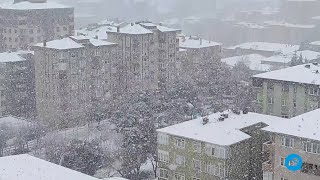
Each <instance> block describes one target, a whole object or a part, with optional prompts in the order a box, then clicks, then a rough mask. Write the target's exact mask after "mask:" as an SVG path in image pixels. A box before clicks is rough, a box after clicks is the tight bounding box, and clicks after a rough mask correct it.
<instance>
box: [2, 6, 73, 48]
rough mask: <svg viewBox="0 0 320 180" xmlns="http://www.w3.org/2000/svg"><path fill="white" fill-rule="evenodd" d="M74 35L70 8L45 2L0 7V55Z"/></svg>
mask: <svg viewBox="0 0 320 180" xmlns="http://www.w3.org/2000/svg"><path fill="white" fill-rule="evenodd" d="M73 34H74V9H73V8H70V7H67V6H65V5H61V4H58V3H54V2H50V0H49V1H48V2H47V0H22V1H14V2H7V3H3V4H0V52H1V51H2V52H4V51H9V50H11V51H14V50H17V49H29V48H30V46H31V45H34V44H36V43H40V42H43V41H45V40H46V41H50V40H54V39H57V38H59V37H61V36H66V35H73Z"/></svg>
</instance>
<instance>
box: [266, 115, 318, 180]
mask: <svg viewBox="0 0 320 180" xmlns="http://www.w3.org/2000/svg"><path fill="white" fill-rule="evenodd" d="M319 116H320V110H319V109H317V110H314V111H312V112H308V113H305V114H303V115H300V116H297V117H294V118H292V119H289V120H288V122H279V123H277V124H274V125H270V126H268V127H266V128H264V129H263V130H264V131H266V132H268V133H269V134H270V137H271V138H270V139H271V140H270V141H268V142H266V143H264V145H263V147H264V148H263V149H264V152H265V153H266V154H268V155H269V159H268V160H267V161H266V162H264V163H263V180H301V179H305V180H318V179H320V135H319ZM290 154H297V155H299V156H300V157H301V158H302V162H303V163H302V169H301V170H299V171H295V172H293V171H289V170H288V169H287V167H285V160H286V157H288V155H290Z"/></svg>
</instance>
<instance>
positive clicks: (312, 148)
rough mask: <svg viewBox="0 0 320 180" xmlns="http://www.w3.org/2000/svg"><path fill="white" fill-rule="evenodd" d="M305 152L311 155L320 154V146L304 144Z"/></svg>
mask: <svg viewBox="0 0 320 180" xmlns="http://www.w3.org/2000/svg"><path fill="white" fill-rule="evenodd" d="M303 150H304V151H305V152H309V153H314V154H320V144H317V143H311V142H303Z"/></svg>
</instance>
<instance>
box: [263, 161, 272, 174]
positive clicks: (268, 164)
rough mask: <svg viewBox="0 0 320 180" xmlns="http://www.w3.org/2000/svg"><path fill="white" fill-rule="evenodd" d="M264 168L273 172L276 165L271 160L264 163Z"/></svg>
mask: <svg viewBox="0 0 320 180" xmlns="http://www.w3.org/2000/svg"><path fill="white" fill-rule="evenodd" d="M262 170H263V171H264V172H273V171H274V165H273V163H272V162H271V161H266V162H264V163H262Z"/></svg>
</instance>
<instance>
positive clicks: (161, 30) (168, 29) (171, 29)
mask: <svg viewBox="0 0 320 180" xmlns="http://www.w3.org/2000/svg"><path fill="white" fill-rule="evenodd" d="M157 29H158V30H159V31H160V32H174V31H181V30H180V29H174V28H170V27H167V26H160V25H158V26H157Z"/></svg>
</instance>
